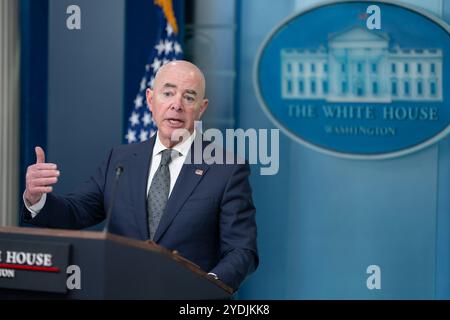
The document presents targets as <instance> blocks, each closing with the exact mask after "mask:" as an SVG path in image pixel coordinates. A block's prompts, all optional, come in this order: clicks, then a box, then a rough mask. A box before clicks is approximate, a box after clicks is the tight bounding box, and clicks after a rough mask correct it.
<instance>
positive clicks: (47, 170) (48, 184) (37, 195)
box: [25, 147, 60, 205]
mask: <svg viewBox="0 0 450 320" xmlns="http://www.w3.org/2000/svg"><path fill="white" fill-rule="evenodd" d="M35 152H36V163H35V164H33V165H31V166H29V167H28V169H27V174H26V190H25V200H26V201H28V203H29V205H34V204H36V203H37V202H39V200H40V199H41V197H42V195H43V194H44V193H50V192H52V190H53V187H52V185H54V184H55V183H57V182H58V177H59V175H60V172H59V171H58V167H57V165H56V164H54V163H45V153H44V150H42V148H41V147H36V148H35Z"/></svg>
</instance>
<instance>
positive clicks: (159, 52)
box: [155, 40, 164, 56]
mask: <svg viewBox="0 0 450 320" xmlns="http://www.w3.org/2000/svg"><path fill="white" fill-rule="evenodd" d="M155 49H156V50H157V51H158V56H160V55H161V54H162V53H163V51H164V42H163V41H162V40H159V43H158V44H157V45H156V46H155Z"/></svg>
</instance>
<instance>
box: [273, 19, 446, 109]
mask: <svg viewBox="0 0 450 320" xmlns="http://www.w3.org/2000/svg"><path fill="white" fill-rule="evenodd" d="M442 63H443V54H442V50H441V49H439V48H405V47H400V46H399V44H396V43H395V41H391V39H390V37H389V35H388V34H386V33H381V32H380V33H374V32H370V31H369V30H367V29H364V28H362V27H352V28H350V29H348V30H345V31H342V32H339V33H335V34H330V35H329V36H328V43H327V46H320V47H318V48H314V49H308V48H283V49H281V98H282V99H307V100H320V99H322V100H326V101H328V102H371V103H389V102H393V101H431V102H440V101H442V100H443V97H442Z"/></svg>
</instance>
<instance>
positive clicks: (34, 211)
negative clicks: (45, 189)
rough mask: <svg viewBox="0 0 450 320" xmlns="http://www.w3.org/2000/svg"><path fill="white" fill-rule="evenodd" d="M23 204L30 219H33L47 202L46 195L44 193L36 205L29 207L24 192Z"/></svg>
mask: <svg viewBox="0 0 450 320" xmlns="http://www.w3.org/2000/svg"><path fill="white" fill-rule="evenodd" d="M22 198H23V203H24V204H25V207H26V208H27V210H28V211H30V213H31V217H32V218H33V219H34V218H35V217H36V216H37V215H38V213H39V212H40V211H41V210H42V208H43V207H44V205H45V201H46V200H47V194H46V193H44V194H43V195H42V197H41V200H39V201H38V202H37V203H36V204H34V205H32V206H30V205H29V203H28V201H27V200H26V199H25V192H24V193H23V196H22Z"/></svg>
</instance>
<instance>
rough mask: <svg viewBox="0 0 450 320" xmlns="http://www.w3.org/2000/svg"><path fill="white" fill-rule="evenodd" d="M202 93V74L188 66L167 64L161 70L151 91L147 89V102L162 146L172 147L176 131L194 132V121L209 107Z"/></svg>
mask: <svg viewBox="0 0 450 320" xmlns="http://www.w3.org/2000/svg"><path fill="white" fill-rule="evenodd" d="M204 91H205V85H204V80H203V77H202V75H201V74H200V72H199V71H198V69H196V68H195V67H194V66H193V65H191V64H189V63H183V62H175V63H169V64H167V65H165V66H164V67H163V69H162V70H160V72H159V74H158V75H157V77H156V79H155V84H154V90H150V89H147V103H148V105H149V107H150V111H151V112H152V114H153V118H154V120H155V122H156V125H157V127H158V132H159V137H160V140H161V142H162V143H163V144H164V145H166V146H167V147H171V146H172V145H173V144H174V143H171V142H170V141H171V137H172V133H173V132H174V131H175V130H177V129H186V130H188V131H189V132H191V133H192V132H193V130H194V124H195V121H196V120H199V119H200V117H201V115H202V114H203V112H204V111H205V110H206V107H207V106H208V100H206V99H204ZM168 144H170V145H168Z"/></svg>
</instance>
